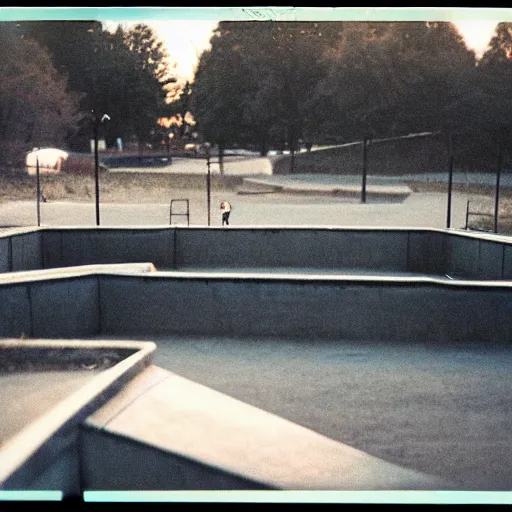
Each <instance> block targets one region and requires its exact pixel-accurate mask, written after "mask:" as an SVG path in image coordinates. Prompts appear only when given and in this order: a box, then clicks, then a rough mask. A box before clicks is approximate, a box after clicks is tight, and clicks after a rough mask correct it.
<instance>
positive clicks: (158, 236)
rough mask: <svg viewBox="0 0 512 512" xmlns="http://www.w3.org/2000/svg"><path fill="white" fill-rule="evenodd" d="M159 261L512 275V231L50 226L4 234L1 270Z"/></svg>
mask: <svg viewBox="0 0 512 512" xmlns="http://www.w3.org/2000/svg"><path fill="white" fill-rule="evenodd" d="M137 262H152V263H153V264H154V265H155V266H156V267H157V269H166V270H169V269H177V270H179V269H180V268H187V269H190V268H194V269H195V268H197V269H215V268H222V269H225V268H234V269H237V268H238V269H241V268H244V267H250V268H273V269H279V268H286V267H289V268H292V267H295V268H313V269H314V268H318V269H332V270H334V271H335V270H337V269H347V268H349V269H361V270H373V271H382V272H408V273H411V272H412V273H420V274H427V275H443V276H444V275H445V274H448V275H450V276H452V277H459V278H464V279H480V280H481V279H488V280H497V279H512V243H511V240H510V239H509V238H508V237H500V236H491V235H482V234H474V233H466V232H455V231H448V230H436V229H419V228H418V229H403V228H385V229H373V228H350V229H349V228H345V229H341V228H230V229H221V228H188V227H187V228H165V227H164V228H44V229H36V230H31V231H30V230H29V231H27V230H25V231H22V232H19V233H15V234H12V233H11V234H7V235H3V236H0V272H14V271H21V270H33V269H47V268H57V267H69V266H77V265H92V264H114V263H137Z"/></svg>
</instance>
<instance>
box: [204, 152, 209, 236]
mask: <svg viewBox="0 0 512 512" xmlns="http://www.w3.org/2000/svg"><path fill="white" fill-rule="evenodd" d="M204 147H205V148H206V167H207V174H206V204H207V208H208V226H209V225H210V223H211V220H210V211H211V208H210V202H211V183H210V176H211V169H210V147H211V144H210V143H209V142H205V143H204Z"/></svg>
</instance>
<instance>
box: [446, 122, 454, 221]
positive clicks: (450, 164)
mask: <svg viewBox="0 0 512 512" xmlns="http://www.w3.org/2000/svg"><path fill="white" fill-rule="evenodd" d="M448 155H449V156H448V206H447V208H446V210H447V211H446V227H447V228H450V227H451V224H452V188H453V134H452V133H451V132H450V133H449V135H448Z"/></svg>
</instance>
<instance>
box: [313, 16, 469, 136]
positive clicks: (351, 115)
mask: <svg viewBox="0 0 512 512" xmlns="http://www.w3.org/2000/svg"><path fill="white" fill-rule="evenodd" d="M328 59H329V61H330V65H329V72H328V74H327V76H326V78H325V79H324V80H321V81H320V83H319V85H318V87H317V97H321V98H323V100H324V101H329V100H330V101H331V103H334V104H336V106H337V108H335V109H334V110H333V111H332V113H333V115H334V116H337V117H338V118H339V119H342V124H343V126H344V133H343V135H344V137H346V138H349V139H352V140H353V139H358V138H360V137H361V136H362V135H363V134H366V133H371V134H373V135H375V136H386V135H391V134H403V133H408V132H414V131H431V130H436V129H439V128H440V127H441V125H442V123H443V117H442V115H441V113H442V110H443V108H444V106H446V105H447V104H449V103H450V102H452V101H454V100H455V99H456V98H457V97H458V95H459V94H460V84H461V83H464V82H465V79H466V78H467V76H468V74H470V73H472V72H473V70H474V67H475V58H474V54H473V52H470V51H469V50H468V49H467V48H466V47H465V45H464V42H463V40H462V37H461V36H460V35H459V34H458V33H457V31H456V30H455V27H453V26H452V25H451V24H449V23H434V24H429V23H345V30H344V32H343V36H342V38H341V40H340V44H339V46H338V47H337V49H336V50H335V51H331V52H330V54H329V55H328Z"/></svg>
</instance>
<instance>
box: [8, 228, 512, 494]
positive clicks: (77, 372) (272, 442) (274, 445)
mask: <svg viewBox="0 0 512 512" xmlns="http://www.w3.org/2000/svg"><path fill="white" fill-rule="evenodd" d="M233 247H236V250H232V248H233ZM230 249H231V250H230ZM510 250H511V246H510V241H509V239H507V238H506V237H497V236H490V235H487V236H483V235H477V234H471V233H465V232H455V231H447V230H429V229H415V230H414V229H393V228H390V229H373V228H366V229H364V228H361V229H326V228H322V229H316V228H281V229H278V228H258V229H248V228H244V229H230V230H223V229H216V228H209V229H208V228H168V227H167V228H149V229H148V228H101V229H93V228H87V229H84V228H74V229H71V228H51V229H50V228H44V229H29V230H23V231H19V232H9V233H7V234H6V235H4V236H2V237H0V267H1V269H2V270H3V272H4V274H3V275H1V276H0V336H1V337H3V338H6V339H11V341H8V342H3V344H4V346H7V345H8V346H9V350H10V351H11V352H8V351H7V352H6V351H5V350H7V348H4V352H2V351H0V369H1V368H4V369H5V368H8V367H9V365H11V367H12V368H11V370H12V371H11V373H9V372H5V371H4V373H3V374H2V375H0V378H4V377H5V378H6V379H8V380H6V383H7V386H6V387H5V388H4V390H3V392H2V393H3V395H2V400H4V401H6V402H5V403H6V407H5V409H6V410H8V411H9V410H12V411H13V412H12V414H15V413H14V411H16V410H18V411H19V410H21V411H24V410H25V408H24V407H23V406H22V405H23V403H29V402H30V401H31V400H36V399H38V396H39V400H40V401H41V402H42V403H41V408H40V409H35V408H32V409H31V411H32V413H31V414H21V415H20V420H15V418H14V417H12V415H11V413H10V414H8V415H6V416H5V419H4V422H3V428H4V431H5V432H7V434H6V435H5V439H6V440H5V443H4V445H3V446H0V467H2V468H4V471H3V473H2V474H1V478H0V488H3V489H49V488H52V489H63V490H64V492H65V494H67V495H77V494H80V493H81V492H83V491H84V490H89V489H112V490H123V489H125V490H127V489H146V490H147V489H159V490H162V489H168V490H172V489H174V490H209V489H213V490H249V489H281V490H410V489H414V490H458V491H467V490H487V491H496V490H510V488H511V487H512V479H511V477H510V475H511V474H512V471H510V470H511V467H510V460H512V458H511V457H510V455H511V453H510V450H511V448H510V447H511V446H512V442H511V441H512V439H511V436H512V434H511V432H512V429H511V428H510V427H511V426H512V425H511V424H510V421H511V420H510V405H511V402H510V398H509V397H510V396H511V392H512V389H511V384H510V379H509V375H510V373H509V371H510V362H511V353H510V341H511V336H512V325H511V323H512V315H510V311H511V308H512V282H511V281H510V275H511V273H512V266H511V264H512V260H511V253H510ZM144 262H151V263H144ZM87 265H89V266H90V267H89V268H86V267H85V266H87ZM130 265H133V267H132V268H130ZM153 265H154V266H153ZM162 268H165V269H168V270H167V271H161V270H158V269H162ZM13 339H15V340H16V341H12V340H13ZM35 340H40V341H35ZM55 340H72V341H65V342H64V341H60V342H57V341H55ZM58 343H64V344H67V345H65V346H62V347H59V350H56V346H57V345H58ZM109 343H113V344H117V345H116V347H117V348H116V350H118V351H119V350H126V351H128V352H124V353H125V354H128V353H130V354H131V355H128V357H126V358H125V359H123V358H120V357H117V358H116V357H113V355H112V354H113V353H112V350H113V349H112V347H110V348H109V345H108V344H109ZM137 343H139V345H137ZM146 343H149V345H147V346H146ZM6 344H7V345H6ZM34 344H35V345H38V344H40V346H39V349H38V350H40V352H39V355H38V356H37V357H36V358H34V356H33V355H32V356H31V357H27V355H26V354H27V350H29V347H31V350H32V354H35V353H36V352H34V346H33V345H34ZM45 344H46V346H45V347H44V350H43V346H44V345H45ZM55 344H57V345H55ZM155 344H156V348H157V349H156V351H154V349H155ZM92 349H97V350H99V351H100V352H101V351H103V356H102V357H100V358H97V357H96V358H93V360H92V361H91V359H90V358H89V359H87V358H85V359H84V350H85V351H87V350H92ZM135 349H137V350H135ZM41 350H42V352H41ZM109 350H110V352H109ZM130 350H131V351H132V352H130ZM134 350H135V352H134ZM105 351H106V352H107V355H105ZM144 351H145V352H144ZM153 351H154V354H153ZM115 353H116V352H114V354H115ZM141 353H144V357H142V356H141V359H140V360H137V364H135V363H134V364H133V367H132V366H130V365H131V364H132V363H129V364H128V367H127V368H124V369H125V370H127V371H126V373H123V372H124V370H123V371H121V372H120V373H119V372H118V373H117V374H116V377H115V378H114V375H113V372H116V371H118V370H119V367H120V365H123V362H124V361H128V360H130V358H132V359H131V361H132V362H133V357H134V356H136V355H137V354H139V356H140V354H141ZM2 354H10V355H9V356H8V357H7V356H4V357H1V355H2ZM13 354H18V355H15V356H14V355H13ZM66 354H67V355H66ZM70 354H75V355H74V356H73V357H72V358H71V359H72V360H75V361H78V363H79V366H78V367H73V368H72V367H69V366H68V367H67V368H66V369H65V372H64V373H66V372H67V373H66V375H67V376H60V377H57V380H59V381H60V382H69V387H68V384H66V385H64V386H61V387H60V388H59V387H58V386H57V385H56V384H55V382H56V380H55V378H56V376H55V374H53V373H52V372H55V371H56V367H55V366H52V365H51V364H50V363H51V361H52V360H54V359H55V358H57V359H58V358H59V357H60V358H61V359H60V360H63V358H64V359H65V360H67V361H68V363H69V362H70V359H69V358H70ZM108 354H110V355H108ZM66 358H67V359H66ZM105 358H106V359H105ZM34 360H37V362H38V364H35V363H34ZM42 361H43V362H45V364H46V366H44V365H42ZM22 363H23V364H22ZM2 365H3V366H2ZM38 365H39V366H38ZM41 365H42V366H41ZM116 368H117V370H116ZM131 368H133V369H131ZM57 370H58V371H60V369H59V368H57ZM128 370H130V371H128ZM91 372H92V373H91ZM109 372H110V373H109ZM71 374H72V375H71ZM23 375H24V376H25V377H23ZM70 375H71V376H70ZM105 375H107V376H109V377H108V379H111V380H109V381H108V383H107V382H103V388H102V390H101V392H95V393H92V395H91V391H90V390H91V388H90V387H89V388H87V386H92V385H93V384H92V383H93V382H95V379H101V378H103V379H106V378H107V377H105ZM122 375H126V377H124V378H121V376H122ZM32 377H33V380H32V384H33V383H36V385H37V386H40V390H39V392H40V394H39V395H38V394H37V393H36V394H33V391H34V390H33V388H34V386H33V385H32V384H31V378H32ZM24 379H25V380H24ZM38 379H39V380H38ZM108 379H107V380H108ZM118 379H119V380H118ZM40 382H42V383H43V384H39V383H40ZM45 382H46V384H44V383H45ZM96 382H98V381H97V380H96ZM115 382H119V383H120V384H118V385H115ZM84 388H87V389H89V391H88V393H89V394H87V393H86V394H83V395H81V397H82V402H80V404H81V405H80V406H78V405H77V404H78V402H77V401H76V400H75V399H70V396H75V398H76V393H80V390H83V389H84ZM9 389H11V390H13V391H15V392H16V393H18V395H17V396H20V397H22V398H23V400H25V402H23V400H22V401H21V402H20V407H18V409H16V407H14V405H15V404H13V402H12V398H9V397H10V396H11V397H13V396H15V395H13V394H11V393H7V391H6V390H9ZM45 389H47V390H48V389H55V393H54V395H53V397H52V400H49V399H47V398H45V396H46V395H47V393H46V394H45V392H44V390H45ZM59 389H60V391H59ZM67 390H69V391H70V393H71V395H69V394H67ZM73 390H75V391H73ZM76 390H78V391H76ZM73 393H75V395H73ZM86 395H87V396H86ZM93 395H94V399H93V398H92V396H93ZM63 404H64V405H63ZM71 404H74V406H73V407H75V408H74V409H72V413H70V409H69V407H71ZM27 410H28V408H27ZM59 411H60V412H59ZM62 411H67V412H65V413H64V412H62ZM16 414H17V413H16ZM72 418H75V419H74V420H73V421H72V420H71V419H72ZM16 421H18V423H17V422H16ZM41 425H43V426H44V425H52V428H50V429H46V430H44V429H43V427H42V426H41ZM9 428H10V430H9ZM52 429H53V430H52ZM43 430H44V435H43V434H42V432H43ZM20 436H21V437H20ZM17 439H18V441H17ZM19 439H24V442H27V440H32V441H31V443H29V445H30V446H32V449H31V450H29V451H23V452H19V450H18V449H17V448H16V446H19V444H13V443H20V442H21V441H19ZM34 439H36V440H38V441H37V442H34V441H33V440H34ZM55 443H57V444H55ZM58 443H60V444H58ZM12 446H15V448H12ZM10 447H11V448H10ZM56 447H60V448H56ZM9 450H10V451H9ZM14 453H18V455H17V456H16V457H17V458H13V457H14V455H13V454H14ZM52 453H53V455H50V454H52Z"/></svg>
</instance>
